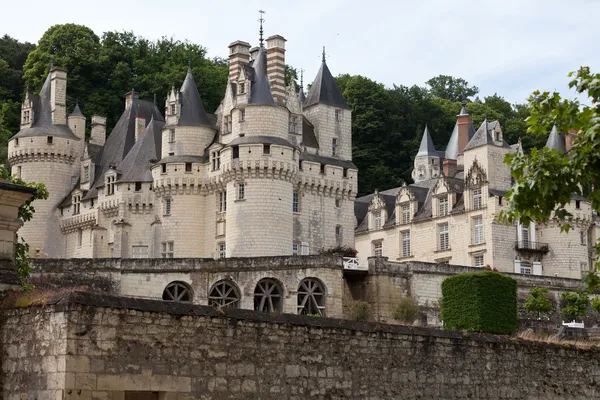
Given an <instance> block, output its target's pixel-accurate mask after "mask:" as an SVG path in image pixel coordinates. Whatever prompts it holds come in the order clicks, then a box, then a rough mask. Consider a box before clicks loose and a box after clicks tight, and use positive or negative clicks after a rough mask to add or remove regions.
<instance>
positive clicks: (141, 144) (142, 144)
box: [117, 116, 165, 182]
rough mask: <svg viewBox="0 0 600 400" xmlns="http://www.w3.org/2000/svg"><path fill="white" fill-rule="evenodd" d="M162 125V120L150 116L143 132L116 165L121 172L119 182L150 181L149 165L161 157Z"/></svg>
mask: <svg viewBox="0 0 600 400" xmlns="http://www.w3.org/2000/svg"><path fill="white" fill-rule="evenodd" d="M164 125H165V123H164V121H156V120H155V119H154V116H152V119H151V120H150V123H149V124H148V125H147V126H146V129H145V130H144V133H142V135H140V138H139V139H138V141H137V142H135V144H134V145H133V147H132V148H131V150H130V151H129V153H127V156H126V157H125V158H124V159H123V161H121V163H120V164H119V166H118V167H117V169H118V170H119V171H121V173H122V175H121V178H120V179H119V180H120V181H121V182H152V173H151V171H150V167H151V166H152V163H153V162H156V160H159V159H160V158H161V143H162V142H161V138H162V129H163V127H164Z"/></svg>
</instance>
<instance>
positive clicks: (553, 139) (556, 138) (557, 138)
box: [546, 125, 567, 153]
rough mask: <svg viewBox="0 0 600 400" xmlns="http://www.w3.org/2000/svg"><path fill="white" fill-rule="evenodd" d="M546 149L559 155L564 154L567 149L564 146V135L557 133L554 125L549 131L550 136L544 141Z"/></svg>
mask: <svg viewBox="0 0 600 400" xmlns="http://www.w3.org/2000/svg"><path fill="white" fill-rule="evenodd" d="M546 147H547V148H549V149H554V150H556V151H558V152H559V153H566V151H567V147H566V145H565V135H561V134H560V133H558V129H556V125H554V126H553V127H552V131H550V136H548V140H547V141H546Z"/></svg>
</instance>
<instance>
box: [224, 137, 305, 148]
mask: <svg viewBox="0 0 600 400" xmlns="http://www.w3.org/2000/svg"><path fill="white" fill-rule="evenodd" d="M259 143H263V144H277V145H279V146H287V147H294V145H293V144H291V143H290V142H289V141H288V140H286V139H283V138H278V137H275V136H244V137H238V138H235V139H233V140H232V141H231V142H229V143H228V146H237V145H240V144H259Z"/></svg>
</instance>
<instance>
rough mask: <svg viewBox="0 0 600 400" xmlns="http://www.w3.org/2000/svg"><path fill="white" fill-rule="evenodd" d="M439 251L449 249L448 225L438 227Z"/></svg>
mask: <svg viewBox="0 0 600 400" xmlns="http://www.w3.org/2000/svg"><path fill="white" fill-rule="evenodd" d="M438 236H439V249H440V250H448V249H449V248H450V235H449V232H448V224H447V223H445V224H439V225H438Z"/></svg>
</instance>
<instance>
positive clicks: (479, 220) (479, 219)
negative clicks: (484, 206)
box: [473, 215, 484, 244]
mask: <svg viewBox="0 0 600 400" xmlns="http://www.w3.org/2000/svg"><path fill="white" fill-rule="evenodd" d="M483 240H484V238H483V216H481V215H478V216H476V217H474V218H473V244H482V243H483Z"/></svg>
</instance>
